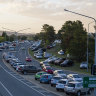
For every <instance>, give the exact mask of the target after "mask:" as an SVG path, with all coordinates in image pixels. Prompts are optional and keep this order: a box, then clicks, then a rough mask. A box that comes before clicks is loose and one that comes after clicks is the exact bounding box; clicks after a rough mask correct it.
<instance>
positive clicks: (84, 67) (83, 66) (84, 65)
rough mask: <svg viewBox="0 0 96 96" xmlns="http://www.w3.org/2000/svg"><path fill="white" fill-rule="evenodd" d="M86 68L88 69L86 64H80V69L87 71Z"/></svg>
mask: <svg viewBox="0 0 96 96" xmlns="http://www.w3.org/2000/svg"><path fill="white" fill-rule="evenodd" d="M87 67H88V64H87V62H82V63H81V64H80V69H87Z"/></svg>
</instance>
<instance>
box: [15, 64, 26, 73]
mask: <svg viewBox="0 0 96 96" xmlns="http://www.w3.org/2000/svg"><path fill="white" fill-rule="evenodd" d="M24 66H25V64H24V65H18V66H17V67H16V71H17V72H21V69H22V68H23V67H24Z"/></svg>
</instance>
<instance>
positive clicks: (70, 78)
mask: <svg viewBox="0 0 96 96" xmlns="http://www.w3.org/2000/svg"><path fill="white" fill-rule="evenodd" d="M67 79H68V81H78V82H82V81H83V79H82V78H81V77H80V76H79V75H78V74H69V75H67Z"/></svg>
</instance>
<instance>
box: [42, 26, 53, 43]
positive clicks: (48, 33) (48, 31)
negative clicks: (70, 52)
mask: <svg viewBox="0 0 96 96" xmlns="http://www.w3.org/2000/svg"><path fill="white" fill-rule="evenodd" d="M42 35H43V39H44V40H45V43H47V42H49V43H52V42H53V41H54V39H55V30H54V27H53V26H50V25H48V24H44V25H43V28H42Z"/></svg>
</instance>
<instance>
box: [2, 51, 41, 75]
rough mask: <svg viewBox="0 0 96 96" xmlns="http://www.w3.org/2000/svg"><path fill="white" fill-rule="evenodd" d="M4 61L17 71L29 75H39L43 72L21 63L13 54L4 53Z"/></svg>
mask: <svg viewBox="0 0 96 96" xmlns="http://www.w3.org/2000/svg"><path fill="white" fill-rule="evenodd" d="M3 58H4V60H5V61H6V62H7V63H9V64H10V65H11V66H12V67H13V68H14V69H15V70H16V71H18V72H20V73H23V74H27V73H37V72H39V71H41V69H38V68H37V67H35V66H33V65H32V64H26V63H25V62H22V61H20V60H19V59H18V58H16V57H15V56H14V55H13V54H12V53H11V52H6V53H3ZM26 60H27V61H29V62H30V61H31V59H29V58H26Z"/></svg>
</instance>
